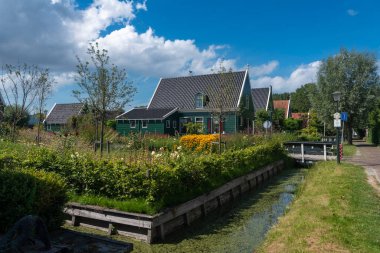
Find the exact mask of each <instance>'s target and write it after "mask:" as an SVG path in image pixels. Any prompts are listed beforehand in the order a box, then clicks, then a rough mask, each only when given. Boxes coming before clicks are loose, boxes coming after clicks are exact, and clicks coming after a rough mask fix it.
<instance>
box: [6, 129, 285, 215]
mask: <svg viewBox="0 0 380 253" xmlns="http://www.w3.org/2000/svg"><path fill="white" fill-rule="evenodd" d="M279 139H281V138H280V137H276V136H275V135H274V136H273V138H272V139H266V140H264V139H261V138H260V139H257V145H255V146H251V147H248V148H245V149H240V150H234V149H231V150H229V151H226V152H224V153H223V154H222V155H217V154H209V155H202V156H198V155H194V154H192V153H184V152H183V151H179V152H178V151H173V154H174V153H175V152H176V153H175V154H176V158H174V159H167V160H163V162H153V163H138V164H132V165H131V164H127V163H125V162H124V161H122V160H117V161H113V160H94V159H92V158H91V157H90V156H86V155H81V154H79V153H73V154H67V153H64V154H58V153H57V152H55V151H52V150H49V149H46V148H30V149H29V150H28V152H27V153H22V152H21V151H20V153H15V154H13V155H9V156H6V155H4V154H2V152H1V151H2V150H1V149H0V168H1V164H3V167H13V168H16V167H17V165H20V166H21V167H22V168H26V169H36V170H41V171H48V172H55V173H57V174H59V175H61V176H62V177H63V178H65V181H66V182H67V185H68V188H69V189H70V190H71V192H72V193H73V194H75V195H91V196H99V197H106V198H112V199H115V200H127V199H144V200H146V201H147V202H148V203H149V204H150V205H151V206H153V207H155V208H156V210H159V209H160V208H163V207H167V206H172V205H175V204H178V203H182V202H185V201H187V200H190V199H192V198H194V197H196V196H199V195H201V194H203V193H205V192H208V191H210V190H212V189H215V188H216V187H218V186H220V185H222V184H224V183H226V182H228V181H230V180H231V179H233V178H236V177H239V176H242V175H244V174H246V173H248V172H249V171H251V170H255V169H258V168H261V167H262V166H265V165H267V164H269V163H271V162H274V161H277V160H279V159H282V158H284V156H285V155H284V151H283V148H282V146H281V142H280V141H279ZM21 153H22V155H20V156H19V154H21ZM1 155H3V159H1ZM169 155H170V154H169V153H168V156H169ZM160 159H161V158H160ZM41 173H43V172H41Z"/></svg>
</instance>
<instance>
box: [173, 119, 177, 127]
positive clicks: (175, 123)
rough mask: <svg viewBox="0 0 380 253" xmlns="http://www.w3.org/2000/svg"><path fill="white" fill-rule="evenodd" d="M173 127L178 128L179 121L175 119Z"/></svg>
mask: <svg viewBox="0 0 380 253" xmlns="http://www.w3.org/2000/svg"><path fill="white" fill-rule="evenodd" d="M173 128H177V121H175V120H173Z"/></svg>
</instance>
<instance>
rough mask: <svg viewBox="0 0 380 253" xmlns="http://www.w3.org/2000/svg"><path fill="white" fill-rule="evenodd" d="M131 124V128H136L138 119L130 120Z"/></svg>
mask: <svg viewBox="0 0 380 253" xmlns="http://www.w3.org/2000/svg"><path fill="white" fill-rule="evenodd" d="M129 124H130V127H131V128H136V120H129Z"/></svg>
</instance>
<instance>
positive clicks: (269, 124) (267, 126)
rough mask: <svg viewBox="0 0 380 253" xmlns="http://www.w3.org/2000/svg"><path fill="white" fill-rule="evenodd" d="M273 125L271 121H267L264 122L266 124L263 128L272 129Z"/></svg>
mask: <svg viewBox="0 0 380 253" xmlns="http://www.w3.org/2000/svg"><path fill="white" fill-rule="evenodd" d="M271 125H272V122H270V121H269V120H266V121H264V123H263V127H264V128H265V129H268V128H270V127H271Z"/></svg>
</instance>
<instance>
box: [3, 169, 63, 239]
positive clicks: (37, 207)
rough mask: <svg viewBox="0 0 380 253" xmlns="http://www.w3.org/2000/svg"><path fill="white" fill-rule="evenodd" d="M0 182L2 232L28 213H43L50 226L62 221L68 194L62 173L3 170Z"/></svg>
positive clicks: (57, 224) (40, 214) (58, 224)
mask: <svg viewBox="0 0 380 253" xmlns="http://www.w3.org/2000/svg"><path fill="white" fill-rule="evenodd" d="M0 182H1V186H0V232H5V231H6V230H7V229H9V228H10V227H11V226H12V225H13V224H14V223H15V222H16V221H17V220H19V219H20V218H22V217H23V216H25V215H28V214H33V215H38V216H40V217H41V218H42V219H43V220H44V221H45V222H46V225H47V227H48V228H50V229H54V228H57V227H58V226H60V225H61V224H62V222H63V213H62V210H63V206H64V204H65V203H66V201H67V194H66V187H65V182H64V180H63V179H62V178H61V177H60V176H59V175H57V174H55V173H50V172H45V171H37V170H31V169H17V168H16V169H0Z"/></svg>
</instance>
